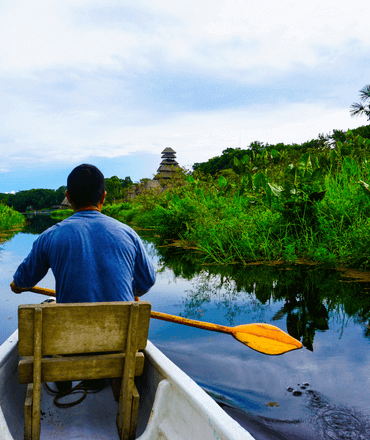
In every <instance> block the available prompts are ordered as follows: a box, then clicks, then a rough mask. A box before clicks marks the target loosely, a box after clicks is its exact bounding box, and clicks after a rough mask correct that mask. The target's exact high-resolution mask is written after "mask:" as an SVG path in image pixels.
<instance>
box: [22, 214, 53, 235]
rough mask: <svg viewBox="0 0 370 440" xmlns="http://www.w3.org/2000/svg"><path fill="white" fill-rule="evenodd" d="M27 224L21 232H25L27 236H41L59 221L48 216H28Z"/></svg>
mask: <svg viewBox="0 0 370 440" xmlns="http://www.w3.org/2000/svg"><path fill="white" fill-rule="evenodd" d="M26 218H27V224H26V226H25V227H24V229H23V231H22V232H26V233H28V234H41V233H42V232H44V231H45V230H46V229H48V228H50V227H51V226H53V225H55V224H56V223H58V222H59V221H60V220H56V219H53V218H51V217H50V215H44V214H37V215H28V216H26Z"/></svg>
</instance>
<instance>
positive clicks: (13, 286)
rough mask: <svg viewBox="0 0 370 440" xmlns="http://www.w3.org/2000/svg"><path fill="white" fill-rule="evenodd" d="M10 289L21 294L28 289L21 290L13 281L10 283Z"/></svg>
mask: <svg viewBox="0 0 370 440" xmlns="http://www.w3.org/2000/svg"><path fill="white" fill-rule="evenodd" d="M10 288H11V289H12V291H13V292H14V293H22V292H26V291H27V290H28V289H27V288H23V287H18V286H17V285H16V284H15V282H14V281H12V282H11V283H10Z"/></svg>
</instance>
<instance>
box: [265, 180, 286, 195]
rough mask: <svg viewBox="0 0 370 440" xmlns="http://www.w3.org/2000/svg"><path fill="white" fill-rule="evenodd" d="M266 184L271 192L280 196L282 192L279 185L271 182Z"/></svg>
mask: <svg viewBox="0 0 370 440" xmlns="http://www.w3.org/2000/svg"><path fill="white" fill-rule="evenodd" d="M268 186H269V187H270V189H271V191H272V193H273V194H274V195H275V196H276V197H280V196H281V193H282V192H283V188H282V187H281V186H276V185H273V184H272V183H268Z"/></svg>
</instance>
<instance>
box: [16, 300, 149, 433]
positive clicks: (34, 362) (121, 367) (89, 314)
mask: <svg viewBox="0 0 370 440" xmlns="http://www.w3.org/2000/svg"><path fill="white" fill-rule="evenodd" d="M150 311H151V305H150V303H149V302H147V301H142V302H106V303H78V304H32V305H21V306H19V308H18V326H19V343H18V352H19V355H20V356H23V357H24V358H23V359H21V360H20V362H19V382H20V383H28V384H29V385H28V389H27V395H26V401H25V436H24V438H25V439H27V440H29V439H32V440H38V439H39V438H40V408H41V397H40V392H41V383H42V382H56V381H68V380H87V379H104V378H122V385H121V390H120V397H119V408H118V414H117V428H118V432H119V436H120V438H121V439H125V440H126V439H130V440H131V439H134V438H135V433H136V423H137V413H138V406H139V394H138V392H137V389H136V386H135V383H134V377H135V376H138V375H141V374H142V373H143V368H144V354H143V353H140V352H139V353H138V352H137V350H143V349H144V348H145V347H146V343H147V339H148V332H149V322H150ZM112 352H113V353H112ZM55 355H69V356H67V357H63V356H61V357H58V356H57V357H55ZM45 356H48V357H45ZM51 356H52V357H51Z"/></svg>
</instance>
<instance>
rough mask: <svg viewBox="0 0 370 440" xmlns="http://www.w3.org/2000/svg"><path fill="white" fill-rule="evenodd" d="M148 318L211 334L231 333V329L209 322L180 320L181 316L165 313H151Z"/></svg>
mask: <svg viewBox="0 0 370 440" xmlns="http://www.w3.org/2000/svg"><path fill="white" fill-rule="evenodd" d="M150 316H151V317H152V318H156V319H161V320H162V321H168V322H175V323H176V324H185V325H189V326H190V327H197V328H201V329H203V330H210V331H212V332H221V333H230V334H232V333H233V329H232V328H231V327H226V326H224V325H218V324H211V323H210V322H203V321H196V320H194V319H187V318H182V317H181V316H174V315H167V313H161V312H153V310H152V311H151V314H150Z"/></svg>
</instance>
